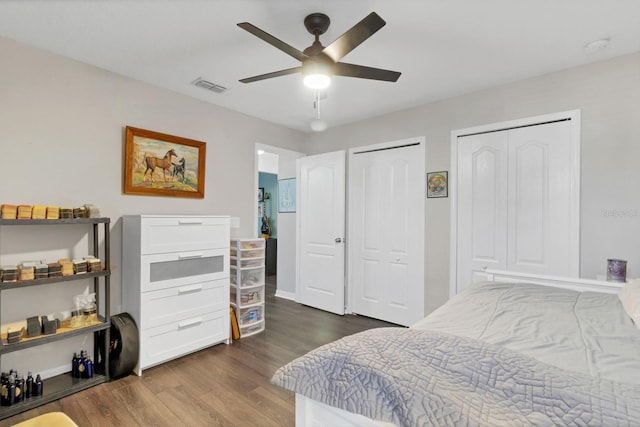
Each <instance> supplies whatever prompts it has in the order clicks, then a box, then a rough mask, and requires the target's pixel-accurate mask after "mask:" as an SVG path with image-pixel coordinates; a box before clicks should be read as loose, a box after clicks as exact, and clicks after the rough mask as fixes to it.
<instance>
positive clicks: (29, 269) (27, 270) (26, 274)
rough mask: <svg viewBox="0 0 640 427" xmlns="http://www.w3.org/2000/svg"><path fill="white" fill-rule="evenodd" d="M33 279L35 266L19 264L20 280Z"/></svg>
mask: <svg viewBox="0 0 640 427" xmlns="http://www.w3.org/2000/svg"><path fill="white" fill-rule="evenodd" d="M33 279H35V267H34V266H33V265H24V264H23V265H21V266H20V280H33Z"/></svg>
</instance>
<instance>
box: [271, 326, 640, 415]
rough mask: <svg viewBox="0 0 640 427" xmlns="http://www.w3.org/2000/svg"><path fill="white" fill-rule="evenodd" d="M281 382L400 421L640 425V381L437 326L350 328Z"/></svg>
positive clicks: (290, 368) (286, 369) (278, 380)
mask: <svg viewBox="0 0 640 427" xmlns="http://www.w3.org/2000/svg"><path fill="white" fill-rule="evenodd" d="M272 382H273V383H274V384H276V385H278V386H281V387H284V388H286V389H289V390H291V391H294V392H297V393H300V394H302V395H304V396H306V397H309V398H311V399H315V400H318V401H320V402H323V403H325V404H328V405H330V406H334V407H338V408H341V409H345V410H347V411H350V412H354V413H358V414H361V415H364V416H366V417H369V418H373V419H378V420H383V421H389V422H393V423H395V424H397V425H400V426H452V425H463V426H476V425H477V426H479V425H482V426H486V425H492V426H493V425H504V426H517V425H526V426H529V425H536V426H545V425H563V426H564V425H571V426H640V386H639V385H634V384H627V383H621V382H616V381H612V380H608V379H603V378H599V377H597V376H590V375H587V374H584V373H579V372H572V371H568V370H565V369H561V368H559V367H556V366H552V365H549V364H546V363H543V362H540V361H538V360H536V359H534V358H532V357H529V356H526V355H524V354H521V353H519V352H515V351H512V350H509V349H506V348H504V347H501V346H498V345H495V344H490V343H486V342H482V341H478V340H475V339H472V338H468V337H460V336H454V335H449V334H444V333H440V332H433V331H428V330H417V329H405V328H380V329H373V330H369V331H365V332H362V333H359V334H355V335H352V336H350V337H345V338H343V339H340V340H338V341H335V342H333V343H330V344H327V345H325V346H322V347H319V348H318V349H316V350H313V351H311V352H309V353H308V354H306V355H304V356H302V357H300V358H298V359H296V360H294V361H292V362H291V363H289V364H287V365H285V366H283V367H282V368H280V369H279V370H278V371H277V372H276V373H275V374H274V376H273V378H272Z"/></svg>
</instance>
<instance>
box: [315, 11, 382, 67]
mask: <svg viewBox="0 0 640 427" xmlns="http://www.w3.org/2000/svg"><path fill="white" fill-rule="evenodd" d="M385 24H386V22H385V21H384V20H383V19H382V18H380V16H379V15H378V14H377V13H375V12H371V13H370V14H369V15H367V16H366V17H365V18H364V19H363V20H362V21H360V22H358V23H357V24H356V25H354V26H353V27H351V28H350V29H349V30H348V31H347V32H346V33H344V34H343V35H341V36H340V37H338V38H337V39H336V40H335V41H334V42H332V43H331V44H330V45H329V46H327V47H325V48H324V50H323V51H322V52H323V53H325V54H327V55H328V56H329V57H330V58H331V59H333V61H334V62H338V61H339V60H340V59H342V58H343V57H344V56H345V55H346V54H347V53H349V52H351V51H352V50H353V49H355V48H356V47H358V45H360V43H362V42H363V41H365V40H366V39H368V38H369V37H371V36H372V35H373V34H374V33H375V32H376V31H378V30H379V29H380V28H382V27H384V26H385Z"/></svg>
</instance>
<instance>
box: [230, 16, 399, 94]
mask: <svg viewBox="0 0 640 427" xmlns="http://www.w3.org/2000/svg"><path fill="white" fill-rule="evenodd" d="M330 23H331V21H330V20H329V17H328V16H327V15H325V14H323V13H312V14H310V15H308V16H307V17H306V18H305V19H304V26H305V27H306V28H307V31H309V32H310V33H311V34H313V35H314V36H315V41H314V42H313V44H311V46H309V47H308V48H306V49H305V50H304V51H302V52H301V51H299V50H298V49H296V48H294V47H292V46H290V45H288V44H287V43H285V42H283V41H282V40H280V39H278V38H276V37H274V36H272V35H271V34H269V33H267V32H265V31H262V30H261V29H260V28H258V27H256V26H255V25H252V24H250V23H248V22H241V23H239V24H238V26H239V27H240V28H242V29H244V30H246V31H248V32H250V33H251V34H253V35H254V36H256V37H258V38H260V39H262V40H264V41H265V42H267V43H269V44H270V45H272V46H274V47H275V48H277V49H280V50H281V51H283V52H284V53H286V54H288V55H290V56H292V57H294V58H295V59H297V60H298V61H300V62H301V65H300V66H299V67H294V68H288V69H286V70H280V71H274V72H272V73H267V74H261V75H259V76H254V77H248V78H246V79H242V80H240V81H241V82H242V83H252V82H257V81H259V80H265V79H270V78H273V77H280V76H286V75H288V74H294V73H298V72H301V73H302V77H303V80H304V82H305V85H307V86H309V87H312V88H314V89H323V88H325V87H327V86H328V85H329V83H330V81H331V76H346V77H357V78H361V79H371V80H382V81H388V82H395V81H397V80H398V78H399V77H400V74H401V73H399V72H397V71H389V70H383V69H380V68H372V67H365V66H362V65H354V64H347V63H345V62H340V59H342V58H343V57H344V56H345V55H347V54H348V53H349V52H351V51H352V50H353V49H355V48H356V47H358V46H359V45H360V44H361V43H362V42H364V41H365V40H366V39H368V38H369V37H371V36H372V35H373V34H374V33H375V32H376V31H378V30H379V29H380V28H382V27H384V25H385V24H386V22H385V21H384V20H383V19H382V18H381V17H380V16H379V15H378V14H377V13H375V12H372V13H370V14H369V15H367V16H366V17H365V18H364V19H363V20H362V21H360V22H358V23H357V24H356V25H354V26H353V27H351V28H350V29H349V30H348V31H347V32H346V33H344V34H343V35H341V36H340V37H338V38H337V39H336V40H335V41H334V42H332V43H331V44H329V45H328V46H326V47H325V46H323V45H322V44H321V43H320V35H322V34H324V33H325V32H326V31H327V28H329V24H330Z"/></svg>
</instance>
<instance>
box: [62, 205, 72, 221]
mask: <svg viewBox="0 0 640 427" xmlns="http://www.w3.org/2000/svg"><path fill="white" fill-rule="evenodd" d="M60 218H61V219H66V218H73V209H72V208H69V207H61V208H60Z"/></svg>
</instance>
